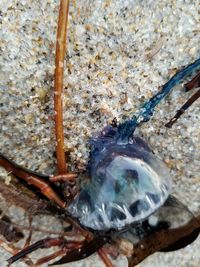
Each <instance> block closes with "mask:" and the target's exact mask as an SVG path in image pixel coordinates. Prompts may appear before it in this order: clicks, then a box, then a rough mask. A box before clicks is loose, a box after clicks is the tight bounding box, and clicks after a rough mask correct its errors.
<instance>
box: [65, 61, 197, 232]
mask: <svg viewBox="0 0 200 267" xmlns="http://www.w3.org/2000/svg"><path fill="white" fill-rule="evenodd" d="M198 69H200V59H198V60H196V61H195V62H194V63H192V64H190V65H188V66H187V67H185V68H183V69H182V70H181V71H179V72H178V73H177V74H175V75H174V76H173V77H172V78H171V79H170V80H169V81H168V82H167V83H166V84H165V85H164V86H163V87H162V89H161V91H160V92H158V93H157V94H156V95H155V96H153V97H152V98H151V99H150V100H149V101H147V102H146V103H144V105H143V106H142V108H141V109H140V110H139V112H138V114H137V115H134V116H133V117H132V118H131V119H129V120H127V121H125V122H123V123H121V124H119V125H118V126H117V125H109V126H106V127H105V128H104V129H103V130H102V132H101V133H99V134H96V135H94V136H93V137H92V138H91V140H90V143H91V157H90V161H89V164H88V172H89V177H90V180H89V182H88V183H85V184H84V185H83V186H82V187H81V189H80V193H79V194H78V195H77V197H76V198H75V199H74V200H73V201H72V203H71V204H70V206H69V207H68V208H67V210H68V212H69V213H70V214H71V215H72V216H73V217H75V218H77V219H78V220H79V222H80V223H81V224H82V225H83V226H86V227H88V228H91V229H93V230H100V231H107V230H110V229H122V228H124V227H126V226H128V225H131V224H134V223H138V222H141V221H143V220H145V219H146V218H148V216H150V215H151V214H152V213H154V212H155V211H156V210H157V209H158V208H159V207H160V206H162V205H163V204H164V202H165V201H166V199H167V198H168V196H169V194H170V193H171V179H170V175H169V171H168V169H167V167H166V166H165V164H164V163H163V162H162V161H161V160H160V159H159V158H157V156H155V155H154V154H153V152H152V151H151V149H150V148H149V147H148V145H147V144H146V143H145V142H144V141H143V140H142V139H141V138H139V137H136V136H134V131H135V129H136V128H137V127H138V126H139V125H140V124H141V123H144V122H147V121H148V120H150V118H151V117H152V115H153V112H154V109H155V107H156V106H157V105H158V104H159V103H160V101H161V100H162V99H164V98H165V97H166V96H167V95H168V94H169V93H170V92H171V90H172V89H173V87H174V86H176V85H178V84H179V83H180V82H181V81H182V80H183V79H185V78H186V77H188V76H190V75H192V74H193V73H195V71H197V70H198Z"/></svg>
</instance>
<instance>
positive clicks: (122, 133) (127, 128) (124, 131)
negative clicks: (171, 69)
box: [117, 58, 200, 141]
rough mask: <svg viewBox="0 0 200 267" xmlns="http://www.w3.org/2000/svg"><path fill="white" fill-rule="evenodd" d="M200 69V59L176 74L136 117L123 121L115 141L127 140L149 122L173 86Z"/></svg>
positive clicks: (145, 104) (146, 103)
mask: <svg viewBox="0 0 200 267" xmlns="http://www.w3.org/2000/svg"><path fill="white" fill-rule="evenodd" d="M198 69H200V58H199V59H197V60H196V61H195V62H193V63H191V64H190V65H188V66H187V67H185V68H183V69H182V70H180V71H179V72H177V73H176V74H175V75H174V76H173V77H172V78H171V79H170V80H169V81H168V82H167V83H166V84H165V85H164V86H163V87H162V89H161V91H160V92H158V93H157V94H156V95H154V96H153V97H152V98H151V99H150V100H148V101H147V102H145V103H144V105H143V106H142V107H141V109H140V110H139V114H138V115H137V116H133V117H132V118H131V119H130V120H127V121H125V122H124V123H122V124H120V125H119V131H118V136H117V139H119V140H121V141H126V140H128V139H129V138H130V137H131V136H132V134H133V132H134V130H135V129H136V127H137V126H138V125H139V124H141V123H143V122H147V121H149V120H150V118H151V117H152V115H153V112H154V109H155V107H156V106H157V105H158V104H159V103H160V101H161V100H162V99H164V98H165V97H166V96H167V95H168V94H169V93H170V92H171V90H172V89H173V87H174V86H176V85H178V84H179V83H180V82H181V81H182V80H183V79H185V78H186V77H187V76H189V75H191V74H192V73H194V72H195V71H197V70H198Z"/></svg>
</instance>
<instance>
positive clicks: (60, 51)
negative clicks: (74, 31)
mask: <svg viewBox="0 0 200 267" xmlns="http://www.w3.org/2000/svg"><path fill="white" fill-rule="evenodd" d="M68 12H69V0H61V1H60V10H59V19H58V29H57V39H56V60H55V65H56V66H55V83H54V88H55V89H54V90H55V91H54V110H55V134H56V155H57V169H58V174H63V173H66V172H67V164H66V159H65V151H64V131H63V101H62V94H63V74H64V58H65V51H66V37H67V21H68Z"/></svg>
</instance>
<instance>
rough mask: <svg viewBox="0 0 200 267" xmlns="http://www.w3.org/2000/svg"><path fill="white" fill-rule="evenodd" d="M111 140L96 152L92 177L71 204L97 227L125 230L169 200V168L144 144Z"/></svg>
mask: <svg viewBox="0 0 200 267" xmlns="http://www.w3.org/2000/svg"><path fill="white" fill-rule="evenodd" d="M135 140H136V142H133V143H132V144H125V145H123V144H116V143H110V144H107V145H105V146H104V148H103V149H102V150H101V151H100V152H99V153H96V154H95V160H93V164H92V168H91V170H90V177H91V180H90V182H89V183H88V184H86V185H84V186H83V187H82V189H81V192H80V194H79V195H78V196H77V197H76V198H75V200H74V201H73V203H72V204H71V205H70V206H69V207H68V211H69V212H70V213H71V214H72V215H73V216H74V217H76V218H78V219H79V221H80V223H81V224H82V225H84V226H86V227H89V228H92V229H94V230H103V231H106V230H109V229H111V228H114V229H121V228H123V227H125V226H126V225H129V224H132V223H136V222H138V221H142V220H144V219H146V218H147V217H148V216H149V215H150V214H152V213H153V212H155V211H156V210H157V209H158V208H159V207H160V206H161V205H162V204H163V203H164V202H165V200H166V199H167V197H168V195H169V192H170V178H169V173H168V169H167V168H166V166H165V165H164V163H163V162H162V161H161V160H160V159H158V158H157V157H156V156H155V155H154V154H153V153H152V152H151V151H150V150H149V149H148V148H147V147H146V146H145V145H144V144H145V143H144V142H143V143H141V139H138V140H139V141H140V142H139V141H138V140H137V139H135Z"/></svg>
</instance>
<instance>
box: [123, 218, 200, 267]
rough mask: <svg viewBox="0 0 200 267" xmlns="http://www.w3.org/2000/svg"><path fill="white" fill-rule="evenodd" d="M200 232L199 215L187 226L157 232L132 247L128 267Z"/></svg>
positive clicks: (132, 266)
mask: <svg viewBox="0 0 200 267" xmlns="http://www.w3.org/2000/svg"><path fill="white" fill-rule="evenodd" d="M199 230H200V215H198V216H197V217H195V218H193V219H192V220H191V221H190V222H189V223H188V224H187V225H185V226H182V227H180V228H176V229H169V230H162V231H158V232H156V233H154V234H152V235H150V236H148V237H146V238H144V239H143V240H141V241H140V242H139V243H138V244H137V245H135V246H134V252H133V255H132V257H131V258H129V265H128V266H129V267H134V266H136V265H137V264H139V263H140V262H142V261H143V260H144V259H145V258H147V257H148V256H150V255H152V254H154V253H155V252H157V251H162V250H163V249H164V248H166V247H168V246H170V245H171V244H172V243H174V242H176V241H178V240H180V239H181V238H184V237H186V236H187V235H190V234H191V233H192V232H194V231H198V232H199Z"/></svg>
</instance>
